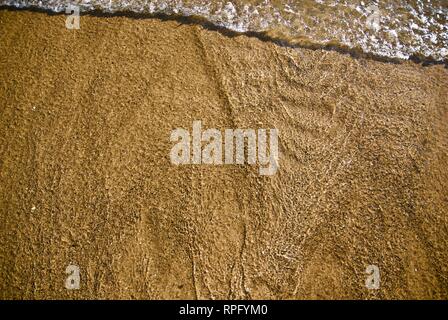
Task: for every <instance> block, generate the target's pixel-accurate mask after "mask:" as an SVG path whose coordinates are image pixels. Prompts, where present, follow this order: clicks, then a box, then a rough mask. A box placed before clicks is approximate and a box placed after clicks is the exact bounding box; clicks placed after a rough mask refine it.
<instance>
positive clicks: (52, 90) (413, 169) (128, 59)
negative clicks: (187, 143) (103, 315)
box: [0, 10, 448, 299]
mask: <svg viewBox="0 0 448 320" xmlns="http://www.w3.org/2000/svg"><path fill="white" fill-rule="evenodd" d="M0 43H1V45H0V98H1V99H0V101H1V105H0V217H1V219H2V220H1V221H2V223H1V227H0V230H1V232H0V240H1V242H0V297H1V298H6V299H22V298H36V299H49V298H63V299H70V298H76V299H77V298H145V299H162V298H198V299H210V298H215V299H218V298H220V299H227V298H230V299H236V298H238V299H280V298H284V299H303V298H356V299H378V298H385V299H392V298H407V299H412V298H435V299H447V298H448V215H447V213H448V199H447V190H448V170H447V168H448V154H447V151H448V149H447V148H448V126H447V125H446V123H447V120H448V117H447V110H448V105H447V87H448V70H447V69H444V68H443V66H432V67H422V66H421V65H417V64H414V63H411V62H404V63H402V64H391V63H383V62H378V61H373V60H366V59H354V58H352V57H350V56H347V55H343V54H340V53H337V52H329V51H322V50H309V49H291V48H284V47H280V46H278V45H276V44H273V43H270V42H263V41H261V40H259V39H257V38H253V37H247V36H244V35H241V36H236V37H228V36H225V35H223V34H221V33H220V32H217V31H213V30H207V29H204V28H203V27H201V26H198V25H189V24H181V23H179V22H176V21H161V20H158V19H130V18H126V17H109V18H106V17H92V16H83V17H82V18H81V29H80V30H68V29H66V28H65V17H64V16H62V15H47V14H45V13H33V12H27V11H20V12H19V11H7V10H2V11H0ZM194 120H201V121H202V123H203V125H204V126H205V127H208V128H217V129H219V130H221V129H224V128H254V129H258V128H277V129H278V130H279V148H280V153H281V155H280V168H279V170H278V172H277V173H276V174H275V175H273V176H260V175H259V174H258V168H257V167H254V166H246V165H229V166H213V165H211V166H207V165H188V166H175V165H172V164H171V163H170V158H169V152H170V149H171V147H172V143H171V142H170V140H169V138H170V133H171V131H172V130H173V129H174V128H178V127H185V128H191V124H192V122H193V121H194ZM70 264H74V265H77V266H79V268H80V272H81V273H80V276H81V287H80V289H79V290H67V289H66V288H65V286H64V281H65V279H66V277H67V275H66V274H65V270H66V267H67V266H68V265H70ZM368 265H377V266H378V267H379V269H380V274H381V286H380V289H379V290H368V289H367V288H366V287H365V279H366V274H365V270H366V267H367V266H368Z"/></svg>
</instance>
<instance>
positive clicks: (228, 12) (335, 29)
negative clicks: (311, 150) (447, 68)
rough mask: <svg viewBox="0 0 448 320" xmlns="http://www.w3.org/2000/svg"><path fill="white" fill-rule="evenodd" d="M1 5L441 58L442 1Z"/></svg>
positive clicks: (445, 32)
mask: <svg viewBox="0 0 448 320" xmlns="http://www.w3.org/2000/svg"><path fill="white" fill-rule="evenodd" d="M0 4H1V5H7V6H14V7H19V8H27V7H34V8H40V9H45V10H51V11H55V12H65V10H66V7H67V6H68V5H69V4H72V5H77V6H79V7H80V9H81V12H89V11H94V10H95V11H98V10H100V11H103V12H107V13H117V12H133V13H146V14H167V15H182V16H195V17H200V18H203V19H206V20H207V21H209V22H210V23H212V24H215V25H217V26H220V27H225V28H228V29H230V30H233V31H236V32H262V33H266V34H268V35H270V36H272V37H275V38H279V39H284V40H287V41H290V42H291V43H292V44H294V43H300V42H303V41H309V42H311V43H315V44H318V45H328V44H334V45H341V46H344V47H348V48H351V49H354V50H362V51H363V52H365V53H370V54H374V55H377V56H383V57H387V58H400V59H408V58H410V57H419V58H423V59H425V58H426V59H431V60H436V61H446V60H447V57H448V49H447V46H448V24H447V15H448V1H446V0H435V1H431V2H429V1H422V0H408V1H406V0H388V1H371V2H369V1H367V0H366V1H358V0H301V1H298V0H294V1H288V0H287V1H269V0H263V1H252V0H239V1H201V0H73V1H67V0H47V1H44V0H0Z"/></svg>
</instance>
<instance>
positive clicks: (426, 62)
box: [0, 5, 448, 69]
mask: <svg viewBox="0 0 448 320" xmlns="http://www.w3.org/2000/svg"><path fill="white" fill-rule="evenodd" d="M0 11H11V12H14V11H30V12H36V13H43V14H47V15H49V16H61V15H66V14H65V13H64V12H56V11H54V10H51V9H45V8H41V7H37V6H28V7H15V6H8V5H0ZM80 15H81V16H92V17H103V18H109V17H126V18H131V19H159V20H162V21H176V22H178V23H181V24H185V25H200V26H202V27H203V28H204V29H207V30H211V31H216V32H219V33H221V34H223V35H225V36H227V37H231V38H232V37H237V36H241V35H244V36H247V37H253V38H257V39H259V40H261V41H263V42H271V43H274V44H276V45H278V46H281V47H287V48H303V49H310V50H323V51H335V52H338V53H341V54H347V55H350V56H351V57H353V58H357V59H359V58H361V59H370V60H374V61H379V62H385V63H394V64H400V63H403V62H405V61H408V60H409V61H412V62H414V63H417V64H421V65H422V66H425V67H426V66H431V65H444V66H445V68H447V69H448V58H446V59H444V60H437V59H434V58H432V57H424V56H422V55H419V54H413V55H411V56H409V58H407V59H402V58H397V57H387V56H383V55H378V54H375V53H372V52H365V51H363V50H362V49H359V48H350V47H348V46H346V45H343V44H341V43H335V42H329V43H326V44H322V43H318V42H312V41H310V40H309V39H306V40H305V39H302V40H295V41H294V42H291V41H290V40H289V39H285V38H282V37H279V36H272V35H270V34H269V32H259V31H243V32H238V31H235V30H232V29H229V28H227V27H225V26H219V25H216V24H214V23H212V22H210V21H208V20H207V19H206V18H204V17H200V16H196V15H190V16H185V15H179V14H165V13H160V12H157V13H145V12H134V11H115V12H105V11H102V10H97V9H95V10H91V11H87V12H81V13H80Z"/></svg>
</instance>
